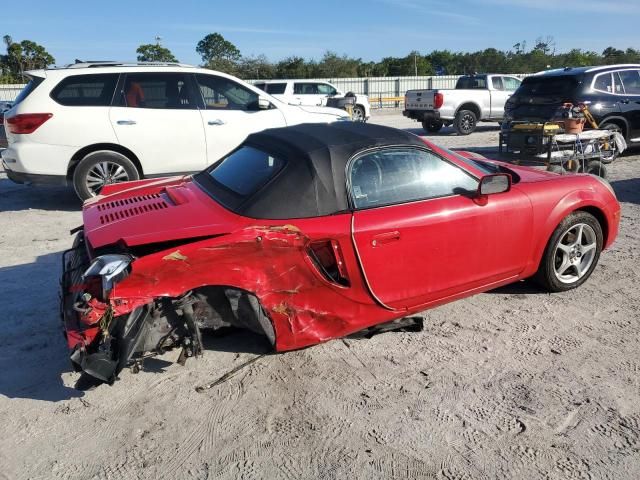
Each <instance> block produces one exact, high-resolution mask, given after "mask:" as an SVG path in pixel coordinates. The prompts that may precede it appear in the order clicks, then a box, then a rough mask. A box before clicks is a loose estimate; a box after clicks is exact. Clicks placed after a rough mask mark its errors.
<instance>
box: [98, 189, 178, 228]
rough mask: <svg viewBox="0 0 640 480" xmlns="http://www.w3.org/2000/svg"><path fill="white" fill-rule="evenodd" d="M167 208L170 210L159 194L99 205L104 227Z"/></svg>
mask: <svg viewBox="0 0 640 480" xmlns="http://www.w3.org/2000/svg"><path fill="white" fill-rule="evenodd" d="M165 208H169V205H168V204H167V203H166V202H165V201H164V200H163V199H162V197H161V196H160V194H157V193H154V194H150V195H139V196H137V197H130V198H124V199H122V200H113V201H111V202H106V203H102V204H100V205H98V211H99V212H101V213H102V215H100V224H102V225H104V224H106V223H111V222H115V221H118V220H122V219H125V218H129V217H133V216H136V215H142V214H144V213H149V212H153V211H155V210H163V209H165Z"/></svg>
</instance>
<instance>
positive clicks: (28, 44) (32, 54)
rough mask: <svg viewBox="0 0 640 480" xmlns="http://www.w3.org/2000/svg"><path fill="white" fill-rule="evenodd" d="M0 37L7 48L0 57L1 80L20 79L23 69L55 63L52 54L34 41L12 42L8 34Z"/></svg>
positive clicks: (44, 66)
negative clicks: (4, 53)
mask: <svg viewBox="0 0 640 480" xmlns="http://www.w3.org/2000/svg"><path fill="white" fill-rule="evenodd" d="M2 39H3V42H4V44H5V46H6V48H7V54H6V55H2V56H1V57H0V63H1V65H0V70H1V71H2V78H3V81H9V82H18V81H22V78H21V77H22V74H23V73H24V72H25V71H27V70H34V69H38V68H46V67H48V66H49V65H52V64H54V63H55V59H54V58H53V56H51V54H50V53H49V52H47V51H46V50H45V48H44V47H43V46H42V45H39V44H37V43H36V42H33V41H31V40H22V41H21V42H19V43H18V42H14V41H13V39H12V38H11V36H10V35H5V36H4V37H3V38H2Z"/></svg>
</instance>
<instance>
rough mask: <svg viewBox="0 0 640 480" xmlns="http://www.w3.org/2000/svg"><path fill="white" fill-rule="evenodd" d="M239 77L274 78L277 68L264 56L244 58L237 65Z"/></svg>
mask: <svg viewBox="0 0 640 480" xmlns="http://www.w3.org/2000/svg"><path fill="white" fill-rule="evenodd" d="M237 75H238V76H239V77H240V78H245V79H259V78H274V77H275V76H276V67H275V66H274V65H273V64H272V63H271V62H269V60H268V59H267V57H265V56H264V55H258V56H257V57H242V58H241V59H240V61H239V62H238V65H237Z"/></svg>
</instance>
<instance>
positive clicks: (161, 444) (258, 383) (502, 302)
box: [0, 114, 640, 480]
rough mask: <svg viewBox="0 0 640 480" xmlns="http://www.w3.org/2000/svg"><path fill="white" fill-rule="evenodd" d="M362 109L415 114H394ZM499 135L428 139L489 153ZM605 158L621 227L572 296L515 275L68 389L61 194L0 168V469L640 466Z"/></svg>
mask: <svg viewBox="0 0 640 480" xmlns="http://www.w3.org/2000/svg"><path fill="white" fill-rule="evenodd" d="M373 121H375V122H381V123H385V124H388V125H394V126H397V127H401V128H411V129H415V130H414V131H415V132H417V133H421V131H420V130H418V129H417V127H418V124H416V123H414V122H410V121H408V120H405V119H403V118H402V117H401V116H399V115H397V114H385V115H380V114H378V115H376V116H375V118H374V119H373ZM497 135H498V131H497V128H496V127H495V126H491V125H489V126H483V127H482V128H481V129H480V131H479V132H477V133H475V134H473V135H470V136H468V137H458V136H455V135H453V134H452V132H451V131H450V130H449V129H444V130H443V131H442V133H441V134H440V135H437V136H433V137H431V138H433V139H434V140H435V141H436V142H438V143H440V144H443V145H447V146H455V147H475V148H479V149H480V151H483V152H484V153H486V152H490V151H492V150H495V145H496V144H497ZM638 153H640V152H637V151H636V152H635V154H632V155H627V156H625V157H623V158H621V159H619V160H617V161H616V162H615V163H614V164H613V165H611V168H610V179H611V181H612V184H613V186H614V188H615V190H616V192H617V194H618V197H619V199H620V201H621V203H622V208H623V218H622V227H621V232H620V236H619V237H618V241H617V242H616V244H615V245H614V247H613V248H612V249H611V250H609V251H606V252H604V254H603V255H602V257H601V261H600V264H599V266H598V267H597V269H596V270H595V273H594V274H593V276H592V278H591V279H590V280H589V281H588V282H587V283H586V284H585V285H584V286H583V287H581V288H580V289H578V290H577V291H573V292H570V293H565V294H553V295H549V294H547V293H544V292H541V291H539V290H538V289H537V288H536V287H534V286H532V285H530V284H528V283H526V282H523V283H520V284H517V285H513V286H509V287H506V288H501V289H499V290H496V291H492V292H489V293H486V294H482V295H477V296H475V297H472V298H469V299H466V300H462V301H458V302H456V303H453V304H449V305H447V306H444V307H440V308H437V309H434V310H430V311H428V312H425V313H424V315H425V319H426V320H425V329H424V331H423V332H420V333H397V332H396V333H386V334H383V335H378V336H376V337H373V338H372V339H370V340H354V339H350V340H346V341H342V340H337V341H332V342H329V343H326V344H323V345H320V346H316V347H313V348H308V349H305V350H302V351H297V352H292V353H286V354H280V355H270V356H266V357H263V358H261V359H260V360H258V361H257V362H255V363H253V364H252V365H251V366H249V367H247V368H245V369H243V370H241V371H240V372H239V373H238V374H237V375H235V376H234V377H232V378H231V379H230V380H228V381H226V382H225V383H222V384H221V385H219V386H216V387H214V388H212V389H210V390H207V391H205V392H204V393H197V392H196V391H195V388H194V387H196V386H198V385H202V384H206V383H208V382H211V381H213V380H215V379H217V378H218V377H220V376H221V375H222V374H224V373H225V372H227V371H229V370H230V369H232V368H234V367H235V366H237V365H240V364H241V363H243V362H245V361H247V360H248V359H251V358H253V357H254V356H255V355H256V354H258V353H260V352H262V351H263V344H262V343H260V341H259V340H258V339H257V338H254V337H252V336H251V335H249V334H233V335H230V336H227V337H222V338H216V339H208V340H207V347H208V350H207V351H206V353H205V355H204V357H203V358H202V359H200V360H197V361H189V362H187V365H186V366H185V367H181V366H179V365H177V364H174V363H171V361H172V357H171V355H170V354H168V355H165V356H164V357H161V358H158V359H154V360H150V361H148V362H147V363H146V368H145V370H144V371H142V372H140V373H139V374H137V375H134V374H132V373H131V372H129V371H124V372H123V373H122V374H121V378H120V380H119V381H117V382H116V383H115V384H114V385H113V386H111V387H109V386H102V387H100V388H98V389H96V390H93V391H89V392H84V393H82V392H78V391H76V390H74V389H73V388H72V386H73V384H74V382H75V380H76V379H77V374H76V373H73V372H71V371H70V368H69V363H68V361H67V351H66V347H65V344H64V341H63V338H62V335H61V334H60V321H59V318H58V303H57V299H58V298H57V297H58V290H57V288H58V278H59V274H60V263H61V261H60V254H61V252H62V251H63V250H64V249H65V248H68V247H69V246H70V244H71V237H70V236H69V233H68V232H69V229H70V228H72V227H75V226H77V225H79V224H80V222H81V216H80V213H79V203H78V201H77V200H75V198H74V196H73V194H72V193H71V192H70V191H66V190H63V189H35V188H29V187H23V186H19V185H14V184H12V183H11V182H10V181H8V180H7V179H6V177H5V176H4V175H3V174H1V173H0V292H2V293H1V295H2V296H1V297H0V298H1V299H2V301H1V304H2V308H1V309H0V326H1V327H2V333H3V334H2V335H1V336H0V425H1V426H2V429H1V435H0V478H6V479H18V478H34V479H39V478H42V479H62V478H64V479H80V478H83V479H84V478H100V479H111V478H113V479H137V478H142V479H146V478H149V479H151V478H176V479H183V478H184V479H187V478H225V479H236V478H243V479H244V478H247V479H248V478H269V479H279V478H283V479H294V478H303V479H309V478H322V479H333V478H335V479H342V478H367V479H368V478H411V479H421V478H439V479H451V480H452V479H458V480H462V479H494V478H501V479H514V478H522V479H537V478H541V479H542V478H545V479H589V478H591V479H601V478H607V479H616V480H619V479H637V478H640V453H639V449H640V384H639V374H640V353H639V352H640V348H639V346H640V345H639V343H640V342H639V336H638V335H639V334H640V287H639V286H638V285H639V284H640V270H639V268H638V267H639V266H640V252H639V249H638V247H640V245H639V240H638V239H639V237H640V178H639V177H640V156H638Z"/></svg>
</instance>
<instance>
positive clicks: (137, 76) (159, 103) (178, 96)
mask: <svg viewBox="0 0 640 480" xmlns="http://www.w3.org/2000/svg"><path fill="white" fill-rule="evenodd" d="M116 104H117V105H118V106H121V107H129V108H157V109H195V108H196V104H195V101H194V98H193V94H192V93H191V89H190V88H189V81H188V78H187V76H186V75H185V74H183V73H129V74H127V75H126V76H125V79H124V83H123V85H122V90H121V91H120V94H119V98H118V99H117V102H116Z"/></svg>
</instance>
